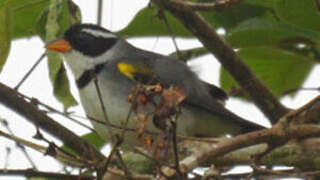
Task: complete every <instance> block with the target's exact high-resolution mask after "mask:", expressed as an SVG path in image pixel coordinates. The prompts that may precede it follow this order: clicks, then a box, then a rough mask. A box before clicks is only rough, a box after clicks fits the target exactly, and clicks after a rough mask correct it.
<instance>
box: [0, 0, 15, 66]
mask: <svg viewBox="0 0 320 180" xmlns="http://www.w3.org/2000/svg"><path fill="white" fill-rule="evenodd" d="M12 14H13V13H12V9H11V6H10V4H9V3H8V2H7V1H6V3H5V4H4V5H3V6H1V7H0V27H1V28H0V42H1V43H0V71H1V70H2V67H3V65H4V64H5V62H6V60H7V57H8V54H9V51H10V44H11V34H12Z"/></svg>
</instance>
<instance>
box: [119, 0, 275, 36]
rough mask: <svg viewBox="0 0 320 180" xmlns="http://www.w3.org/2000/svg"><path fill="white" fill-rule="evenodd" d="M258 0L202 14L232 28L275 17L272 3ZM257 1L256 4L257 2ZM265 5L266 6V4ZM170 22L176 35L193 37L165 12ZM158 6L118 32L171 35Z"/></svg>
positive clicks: (217, 25) (123, 34)
mask: <svg viewBox="0 0 320 180" xmlns="http://www.w3.org/2000/svg"><path fill="white" fill-rule="evenodd" d="M258 2H259V1H258V0H250V1H245V2H243V3H236V4H234V5H232V6H227V7H220V8H217V9H215V10H214V11H208V12H202V13H201V14H202V15H203V16H204V17H205V18H206V19H207V20H208V22H210V23H211V24H212V25H213V26H214V27H222V28H224V29H226V30H230V29H232V28H233V27H235V26H237V25H238V24H239V23H241V22H243V21H245V20H247V19H250V18H254V17H261V18H267V19H270V20H271V19H275V16H274V15H273V11H272V9H271V8H270V7H269V4H270V3H268V4H267V3H265V4H263V3H258ZM255 3H256V4H255ZM264 5H265V6H264ZM164 13H165V16H166V17H167V20H168V23H169V25H170V27H171V29H172V30H173V32H174V35H175V36H179V37H192V35H191V34H190V33H189V32H188V31H187V30H186V29H185V28H184V26H183V25H182V24H181V23H180V22H179V21H178V20H177V19H175V18H174V17H173V16H172V15H171V14H170V13H167V12H164ZM157 14H158V9H157V8H149V7H146V8H143V9H141V10H140V11H139V12H138V14H137V15H136V16H135V17H134V18H133V20H132V21H131V22H130V23H129V25H128V26H127V27H126V28H124V29H123V30H121V31H119V32H118V33H119V34H120V35H122V36H126V37H136V36H171V34H170V33H169V31H168V29H167V26H166V24H165V23H164V21H163V20H162V19H160V18H159V17H158V16H157Z"/></svg>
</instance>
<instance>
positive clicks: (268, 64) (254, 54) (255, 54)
mask: <svg viewBox="0 0 320 180" xmlns="http://www.w3.org/2000/svg"><path fill="white" fill-rule="evenodd" d="M238 54H239V55H240V56H241V57H242V58H243V59H244V61H245V62H246V63H247V64H248V65H249V67H250V68H251V69H252V70H253V71H254V73H255V74H256V75H257V76H258V77H259V78H260V79H261V80H262V81H263V82H264V83H265V84H266V86H267V87H269V88H270V89H271V91H272V92H273V93H274V94H275V95H276V96H280V95H281V94H282V93H283V92H284V91H286V90H289V89H293V88H297V87H301V85H302V83H303V82H304V80H305V79H306V77H307V76H308V75H309V73H310V70H311V69H312V67H313V65H314V64H315V63H313V62H312V61H310V60H308V59H307V58H305V57H303V56H300V55H297V54H294V53H292V52H288V51H285V50H280V49H275V48H270V47H257V48H244V49H240V50H239V51H238ZM220 84H221V86H222V88H223V89H226V90H230V89H231V88H232V87H235V86H238V84H237V83H236V82H235V80H234V79H233V78H232V77H231V75H230V74H229V73H228V72H227V71H226V70H224V69H222V70H221V76H220Z"/></svg>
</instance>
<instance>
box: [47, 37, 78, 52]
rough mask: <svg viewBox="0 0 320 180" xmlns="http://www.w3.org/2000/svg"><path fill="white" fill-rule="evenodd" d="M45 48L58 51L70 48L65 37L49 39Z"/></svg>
mask: <svg viewBox="0 0 320 180" xmlns="http://www.w3.org/2000/svg"><path fill="white" fill-rule="evenodd" d="M45 48H47V49H50V50H53V51H59V52H68V51H71V49H72V47H71V44H70V43H69V42H68V41H67V40H65V39H57V40H54V41H51V42H49V43H48V44H47V45H46V46H45Z"/></svg>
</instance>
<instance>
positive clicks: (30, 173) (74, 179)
mask: <svg viewBox="0 0 320 180" xmlns="http://www.w3.org/2000/svg"><path fill="white" fill-rule="evenodd" d="M0 175H4V176H23V177H27V178H30V177H32V178H34V177H45V178H57V179H70V180H79V179H81V180H93V179H95V177H93V176H86V175H71V174H61V173H53V172H43V171H35V170H33V169H16V170H10V169H0Z"/></svg>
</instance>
